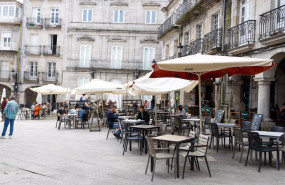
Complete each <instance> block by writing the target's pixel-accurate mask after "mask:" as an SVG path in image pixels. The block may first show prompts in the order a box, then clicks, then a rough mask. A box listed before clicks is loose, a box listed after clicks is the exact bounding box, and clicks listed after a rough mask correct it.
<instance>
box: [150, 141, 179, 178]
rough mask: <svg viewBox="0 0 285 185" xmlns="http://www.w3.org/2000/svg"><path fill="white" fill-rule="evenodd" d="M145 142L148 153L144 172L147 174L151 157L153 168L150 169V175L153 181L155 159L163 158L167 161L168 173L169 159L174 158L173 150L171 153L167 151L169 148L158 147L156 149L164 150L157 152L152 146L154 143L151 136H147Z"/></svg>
mask: <svg viewBox="0 0 285 185" xmlns="http://www.w3.org/2000/svg"><path fill="white" fill-rule="evenodd" d="M146 140H147V144H148V149H149V155H148V160H147V165H146V169H145V174H147V170H148V165H149V163H150V159H151V157H152V158H153V169H152V177H151V181H153V177H154V173H155V166H156V160H165V159H166V162H167V167H168V173H169V164H170V160H175V156H174V152H173V153H168V150H169V148H164V149H162V148H158V149H157V150H159V151H165V152H157V150H156V149H155V148H154V143H153V140H152V138H151V137H147V136H146ZM174 178H176V166H175V164H174Z"/></svg>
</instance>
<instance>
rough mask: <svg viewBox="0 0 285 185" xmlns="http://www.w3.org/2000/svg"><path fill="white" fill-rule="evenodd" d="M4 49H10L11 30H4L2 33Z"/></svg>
mask: <svg viewBox="0 0 285 185" xmlns="http://www.w3.org/2000/svg"><path fill="white" fill-rule="evenodd" d="M1 42H2V44H1V45H2V49H8V50H9V49H10V44H11V43H10V42H11V32H8V31H3V32H2V33H1Z"/></svg>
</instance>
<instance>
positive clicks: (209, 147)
mask: <svg viewBox="0 0 285 185" xmlns="http://www.w3.org/2000/svg"><path fill="white" fill-rule="evenodd" d="M213 139H214V137H213V136H211V140H210V146H209V149H211V146H212V140H213Z"/></svg>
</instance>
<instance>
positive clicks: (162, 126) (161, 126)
mask: <svg viewBox="0 0 285 185" xmlns="http://www.w3.org/2000/svg"><path fill="white" fill-rule="evenodd" d="M159 131H160V132H161V133H162V135H164V134H165V133H166V124H164V123H160V125H159Z"/></svg>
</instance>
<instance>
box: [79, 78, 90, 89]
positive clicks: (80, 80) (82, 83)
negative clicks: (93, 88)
mask: <svg viewBox="0 0 285 185" xmlns="http://www.w3.org/2000/svg"><path fill="white" fill-rule="evenodd" d="M88 82H89V78H79V79H78V87H80V86H82V85H85V84H87V83H88Z"/></svg>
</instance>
